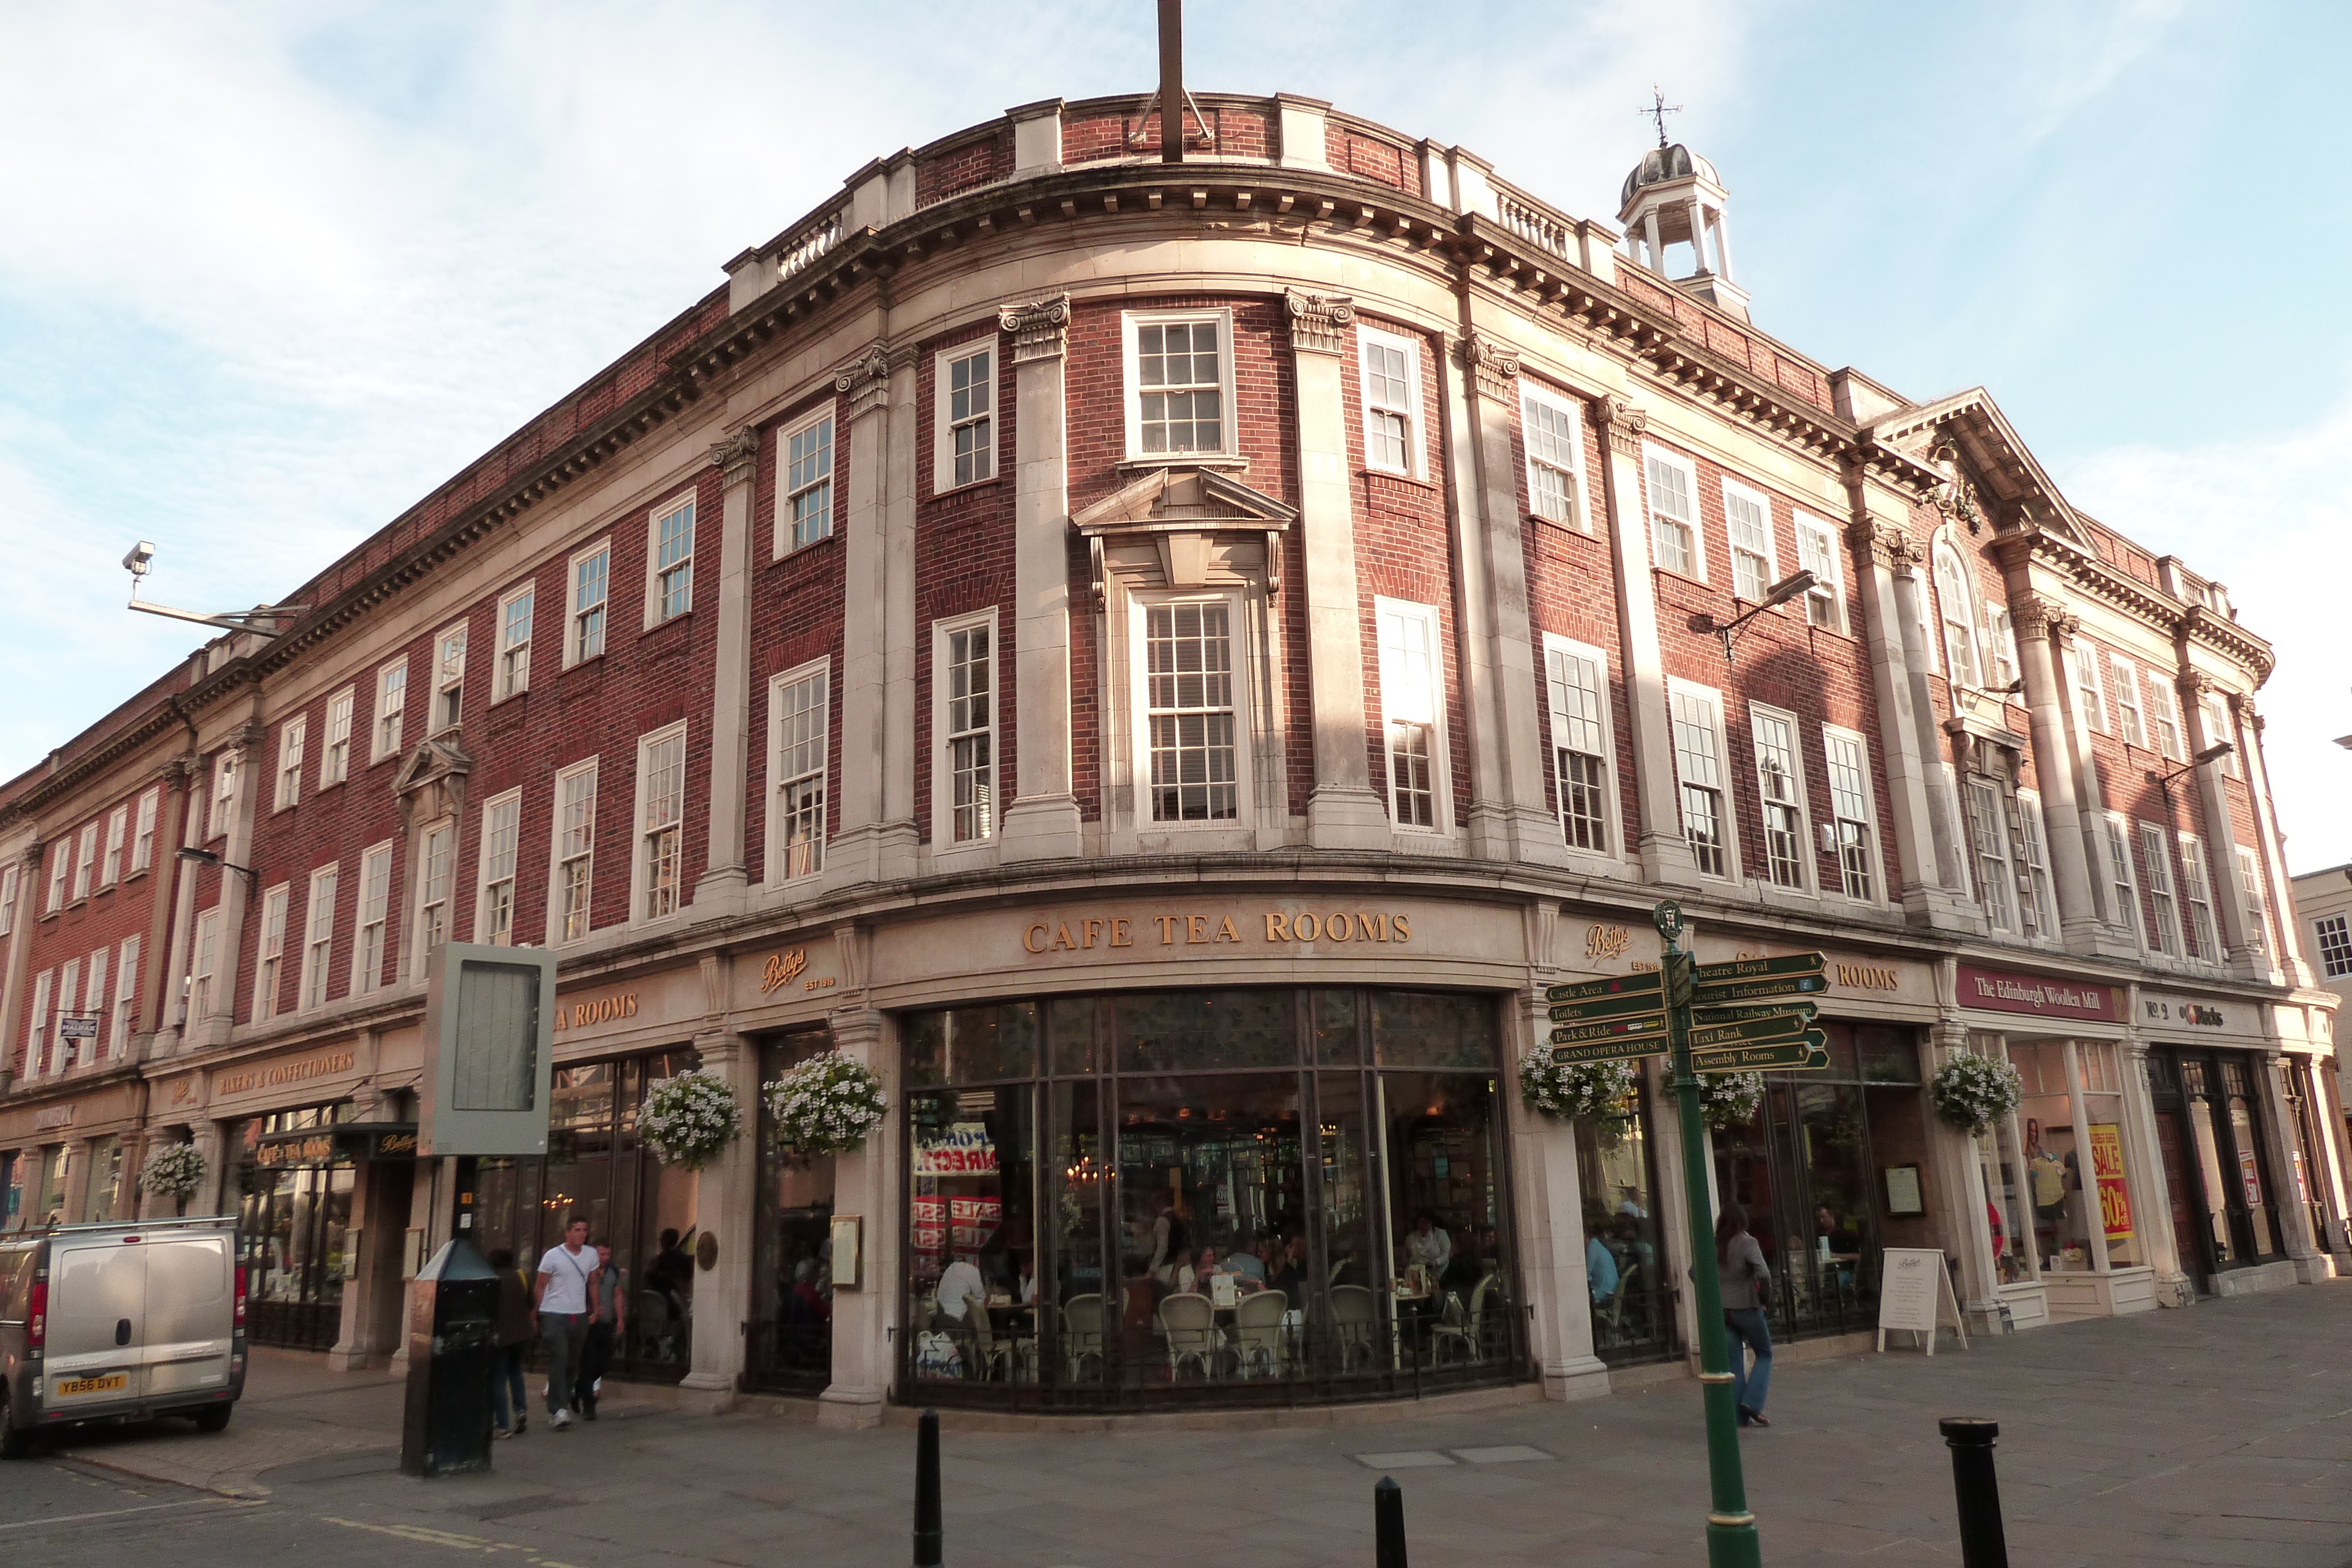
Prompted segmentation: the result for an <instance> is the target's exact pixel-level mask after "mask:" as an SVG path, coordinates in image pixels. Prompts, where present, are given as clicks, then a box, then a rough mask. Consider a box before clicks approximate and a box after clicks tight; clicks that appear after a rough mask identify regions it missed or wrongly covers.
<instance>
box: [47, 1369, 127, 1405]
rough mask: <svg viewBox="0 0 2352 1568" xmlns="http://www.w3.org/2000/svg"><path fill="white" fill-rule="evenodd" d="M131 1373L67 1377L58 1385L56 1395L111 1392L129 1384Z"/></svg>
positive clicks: (67, 1397) (71, 1396) (66, 1397)
mask: <svg viewBox="0 0 2352 1568" xmlns="http://www.w3.org/2000/svg"><path fill="white" fill-rule="evenodd" d="M130 1383H131V1375H130V1374H129V1373H125V1372H110V1373H108V1374H106V1375H104V1376H102V1377H69V1378H68V1379H66V1380H65V1381H64V1382H63V1383H60V1384H58V1398H60V1399H70V1398H73V1397H74V1396H76V1395H81V1394H111V1393H113V1392H114V1391H115V1390H116V1389H118V1388H125V1387H128V1386H129V1385H130Z"/></svg>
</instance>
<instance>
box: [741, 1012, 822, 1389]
mask: <svg viewBox="0 0 2352 1568" xmlns="http://www.w3.org/2000/svg"><path fill="white" fill-rule="evenodd" d="M832 1043H833V1040H832V1036H831V1035H830V1034H829V1033H828V1032H827V1031H826V1030H823V1029H813V1030H799V1031H797V1032H794V1033H792V1034H787V1035H782V1036H780V1037H778V1038H776V1039H773V1040H764V1041H762V1042H761V1045H760V1082H761V1083H762V1084H766V1083H772V1082H775V1081H776V1080H777V1079H779V1078H781V1077H782V1076H783V1074H784V1073H785V1071H787V1070H788V1069H791V1068H793V1067H796V1066H798V1065H800V1064H801V1063H802V1062H803V1061H808V1060H809V1059H810V1058H811V1057H813V1056H817V1055H820V1054H822V1053H823V1052H824V1051H827V1050H829V1049H831V1047H832ZM759 1150H760V1198H759V1207H758V1211H757V1213H756V1214H755V1215H754V1216H753V1222H754V1226H755V1230H756V1239H755V1246H756V1257H755V1260H754V1261H753V1264H752V1270H751V1291H752V1297H751V1322H750V1325H749V1328H748V1330H747V1336H748V1338H749V1340H750V1343H749V1345H748V1346H747V1347H746V1349H745V1354H744V1364H745V1370H746V1376H747V1380H748V1381H749V1382H750V1383H751V1385H753V1386H755V1387H761V1388H772V1389H779V1390H782V1391H787V1392H798V1393H815V1392H821V1391H822V1390H823V1389H824V1386H825V1385H827V1384H829V1383H830V1382H832V1381H833V1291H834V1259H833V1212H834V1173H835V1163H836V1157H835V1155H802V1154H796V1153H794V1152H793V1151H792V1150H790V1149H783V1148H779V1147H778V1146H777V1145H776V1139H775V1130H774V1118H773V1117H772V1115H771V1114H770V1113H769V1112H768V1109H767V1103H766V1096H765V1095H764V1094H762V1096H761V1105H760V1110H759Z"/></svg>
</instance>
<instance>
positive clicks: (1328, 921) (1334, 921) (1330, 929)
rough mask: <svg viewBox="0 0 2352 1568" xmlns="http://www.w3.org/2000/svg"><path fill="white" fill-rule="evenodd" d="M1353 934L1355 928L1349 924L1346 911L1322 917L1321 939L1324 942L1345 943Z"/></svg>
mask: <svg viewBox="0 0 2352 1568" xmlns="http://www.w3.org/2000/svg"><path fill="white" fill-rule="evenodd" d="M1355 934H1356V928H1355V926H1353V925H1350V924H1349V921H1348V912H1347V911H1346V910H1344V909H1343V910H1341V911H1339V913H1338V914H1337V915H1325V916H1324V917H1323V939H1324V940H1325V941H1326V942H1345V941H1347V940H1348V939H1349V937H1351V936H1355Z"/></svg>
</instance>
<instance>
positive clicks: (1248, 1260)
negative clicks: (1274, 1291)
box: [1225, 1236, 1265, 1291]
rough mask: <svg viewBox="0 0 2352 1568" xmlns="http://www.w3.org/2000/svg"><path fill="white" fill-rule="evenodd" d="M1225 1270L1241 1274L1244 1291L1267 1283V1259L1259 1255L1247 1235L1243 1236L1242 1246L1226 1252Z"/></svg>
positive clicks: (1252, 1289)
mask: <svg viewBox="0 0 2352 1568" xmlns="http://www.w3.org/2000/svg"><path fill="white" fill-rule="evenodd" d="M1225 1271H1226V1272H1227V1273H1229V1274H1237V1275H1239V1276H1240V1277H1241V1281H1242V1289H1243V1290H1244V1291H1254V1290H1256V1289H1258V1288H1259V1287H1261V1286H1263V1285H1264V1284H1265V1259H1263V1258H1261V1257H1259V1256H1258V1255H1257V1252H1256V1250H1255V1249H1254V1248H1253V1247H1252V1245H1251V1243H1250V1240H1249V1239H1248V1238H1247V1237H1246V1236H1244V1238H1242V1241H1241V1245H1240V1246H1238V1247H1235V1248H1234V1249H1233V1250H1232V1251H1231V1252H1228V1253H1226V1254H1225Z"/></svg>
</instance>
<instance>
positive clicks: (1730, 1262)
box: [1715, 1203, 1772, 1427]
mask: <svg viewBox="0 0 2352 1568" xmlns="http://www.w3.org/2000/svg"><path fill="white" fill-rule="evenodd" d="M1715 1266H1716V1271H1717V1278H1718V1279H1720V1281H1722V1286H1723V1342H1724V1349H1725V1351H1727V1353H1728V1359H1729V1360H1730V1362H1731V1400H1732V1403H1733V1404H1734V1405H1736V1406H1738V1408H1739V1424H1740V1425H1741V1426H1743V1427H1769V1426H1770V1425H1771V1424H1772V1423H1771V1422H1769V1421H1767V1420H1766V1419H1764V1396H1765V1395H1766V1394H1767V1393H1769V1391H1770V1390H1771V1386H1772V1331H1771V1329H1770V1328H1769V1326H1767V1325H1766V1323H1765V1321H1764V1305H1765V1303H1766V1302H1767V1301H1770V1300H1771V1299H1772V1271H1771V1270H1769V1269H1768V1268H1766V1267H1765V1266H1764V1249H1763V1248H1761V1247H1759V1246H1758V1245H1757V1244H1756V1238H1754V1237H1753V1236H1750V1235H1748V1211H1747V1210H1746V1209H1744V1208H1742V1207H1739V1205H1738V1204H1736V1203H1727V1204H1725V1205H1724V1206H1723V1212H1722V1213H1721V1214H1719V1215H1717V1217H1716V1220H1715ZM1749 1351H1754V1352H1755V1353H1756V1366H1755V1370H1754V1371H1752V1372H1751V1371H1749V1370H1748V1352H1749Z"/></svg>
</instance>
